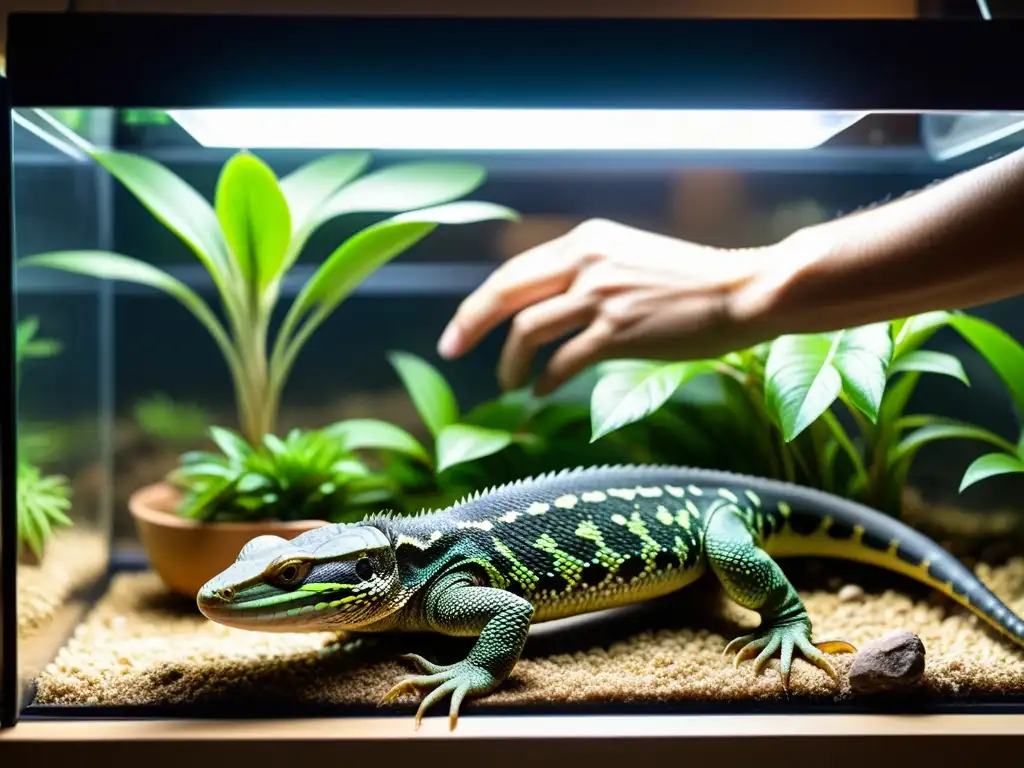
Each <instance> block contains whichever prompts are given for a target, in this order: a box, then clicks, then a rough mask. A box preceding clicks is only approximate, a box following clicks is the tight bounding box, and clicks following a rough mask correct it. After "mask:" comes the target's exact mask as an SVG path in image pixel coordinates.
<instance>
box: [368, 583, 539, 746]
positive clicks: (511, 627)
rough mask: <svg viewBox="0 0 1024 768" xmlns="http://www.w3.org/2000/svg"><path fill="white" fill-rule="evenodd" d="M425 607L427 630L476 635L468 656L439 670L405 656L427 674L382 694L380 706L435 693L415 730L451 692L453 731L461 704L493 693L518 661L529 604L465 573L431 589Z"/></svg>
mask: <svg viewBox="0 0 1024 768" xmlns="http://www.w3.org/2000/svg"><path fill="white" fill-rule="evenodd" d="M423 609H424V614H425V618H426V621H427V624H428V626H429V627H430V628H431V629H432V630H434V631H435V632H440V633H442V634H445V635H450V636H460V637H466V636H469V637H472V636H476V637H477V641H476V643H475V644H474V645H473V648H472V650H471V651H470V652H469V655H468V656H467V657H466V658H465V659H463V660H462V661H459V662H456V663H455V664H447V665H443V666H442V665H438V664H433V663H432V662H429V661H427V660H426V659H424V658H423V657H421V656H417V655H416V654H407V655H405V656H404V658H406V659H409V660H411V661H414V662H415V663H416V664H417V665H418V666H419V667H420V668H421V669H422V670H423V671H424V672H426V673H427V674H425V675H416V676H413V677H408V678H406V679H404V680H402V681H401V682H399V683H398V684H397V685H396V686H395V687H394V688H392V689H391V690H390V691H388V692H387V693H386V694H385V695H384V698H383V699H382V700H381V704H384V703H386V702H389V701H391V700H393V699H395V698H397V697H398V696H400V695H401V694H402V693H404V692H406V691H407V690H409V689H416V688H426V689H433V690H431V691H430V693H428V694H427V695H426V696H425V697H424V698H423V701H422V702H420V706H419V709H418V710H417V711H416V727H417V728H419V727H420V723H421V722H422V719H423V714H424V712H426V710H427V709H429V708H430V707H431V706H432V705H433V704H435V703H437V702H438V701H440V700H441V699H442V698H444V697H445V696H446V695H447V694H449V693H450V694H451V697H452V698H451V705H450V708H449V712H448V722H449V728H451V729H453V730H454V728H455V725H456V723H457V722H458V718H459V707H460V705H461V704H462V700H463V699H464V698H465V697H467V696H483V695H485V694H488V693H490V692H491V691H493V690H494V689H495V688H497V687H498V686H499V685H500V684H501V683H502V682H503V681H504V680H505V679H506V678H507V677H508V676H509V674H510V673H511V672H512V669H513V667H515V665H516V662H518V661H519V655H520V654H521V653H522V651H523V646H525V645H526V636H527V634H528V633H529V631H530V622H531V621H532V619H533V605H531V604H530V603H529V602H528V601H526V600H524V599H523V598H521V597H518V596H516V595H513V594H511V593H510V592H505V591H503V590H500V589H494V588H493V587H482V586H477V585H476V584H475V583H474V582H473V580H472V577H471V576H470V575H469V574H467V573H453V574H450V575H448V576H445V577H443V578H441V579H439V580H438V582H437V584H435V585H434V586H433V587H431V588H430V590H429V591H428V593H427V595H426V597H425V599H424V605H423Z"/></svg>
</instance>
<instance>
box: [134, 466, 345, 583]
mask: <svg viewBox="0 0 1024 768" xmlns="http://www.w3.org/2000/svg"><path fill="white" fill-rule="evenodd" d="M180 499H181V493H180V492H179V491H178V490H177V489H176V488H175V487H174V486H172V485H170V484H169V483H155V484H153V485H147V486H144V487H143V488H140V489H139V490H137V491H136V492H135V493H133V494H132V496H131V498H130V499H129V500H128V509H129V510H130V511H131V514H132V517H133V518H134V520H135V527H136V529H137V530H138V532H139V538H140V539H141V540H142V546H143V547H145V549H146V554H147V556H148V557H149V564H150V567H151V568H152V569H153V570H154V571H156V573H157V575H158V576H159V577H160V578H161V579H162V580H163V582H164V584H166V585H167V586H168V587H169V588H170V589H171V590H173V591H174V592H177V593H178V594H181V595H185V596H186V597H189V598H191V599H195V597H196V595H197V594H198V593H199V589H200V588H201V587H202V586H203V584H205V583H206V582H207V581H208V580H209V579H211V578H213V577H214V576H216V575H217V574H218V573H220V572H221V571H223V570H224V569H225V568H227V567H228V566H229V565H231V563H233V562H234V561H235V558H237V557H238V553H239V552H240V551H241V549H242V547H243V546H245V544H246V543H247V542H249V541H250V540H251V539H254V538H256V537H257V536H263V535H264V534H270V535H272V536H280V537H281V538H283V539H291V538H294V537H295V536H298V535H299V534H300V533H303V532H305V531H309V530H312V529H313V528H319V527H320V526H322V525H327V523H326V522H325V521H324V520H293V521H286V522H276V521H273V520H268V521H265V522H259V523H207V522H201V521H197V520H189V519H187V518H184V517H181V516H180V515H178V514H177V513H176V512H175V511H174V510H175V508H176V506H177V504H178V502H179V500H180Z"/></svg>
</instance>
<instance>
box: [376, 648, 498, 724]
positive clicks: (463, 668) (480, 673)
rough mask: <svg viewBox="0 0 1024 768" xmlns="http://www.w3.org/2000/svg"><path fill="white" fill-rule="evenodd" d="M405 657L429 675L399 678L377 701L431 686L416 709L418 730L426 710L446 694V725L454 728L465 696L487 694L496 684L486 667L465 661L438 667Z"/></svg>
mask: <svg viewBox="0 0 1024 768" xmlns="http://www.w3.org/2000/svg"><path fill="white" fill-rule="evenodd" d="M404 658H408V659H410V660H412V661H415V662H416V663H417V664H420V665H421V666H423V667H424V668H425V670H426V671H428V672H430V674H427V675H413V676H412V677H407V678H405V679H403V680H401V681H399V683H398V684H397V685H395V686H394V687H393V688H392V689H391V690H390V691H388V692H387V693H386V694H384V698H383V699H381V701H380V704H385V703H387V702H389V701H392V700H394V699H396V698H398V697H399V696H401V695H402V694H403V693H405V692H406V691H408V690H411V689H420V688H426V689H433V690H430V692H429V693H427V695H426V696H424V697H423V700H422V701H421V702H420V705H419V707H418V708H417V710H416V730H419V728H420V725H421V724H422V722H423V715H424V714H425V713H426V711H427V710H428V709H430V707H432V706H433V705H434V704H436V703H437V702H438V701H440V700H441V699H443V698H444V697H445V696H447V695H449V694H451V697H452V698H451V704H450V705H449V709H448V728H449V730H453V731H454V730H455V726H456V725H457V724H458V720H459V708H460V707H461V706H462V701H463V700H464V699H465V698H466V697H467V696H480V695H483V694H486V693H490V692H491V691H492V690H494V688H496V687H497V686H498V683H499V681H498V680H497V679H496V678H495V677H494V676H493V675H492V674H491V673H490V672H488V671H487V670H486V669H483V668H482V667H478V666H476V665H475V664H472V663H470V662H468V661H461V662H459V663H457V664H449V665H447V666H445V667H441V666H438V665H436V664H433V663H431V662H429V661H426V660H425V659H423V658H422V657H419V656H416V654H406V655H405V657H404ZM431 670H436V671H431ZM378 706H379V705H378Z"/></svg>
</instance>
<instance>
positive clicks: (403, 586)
mask: <svg viewBox="0 0 1024 768" xmlns="http://www.w3.org/2000/svg"><path fill="white" fill-rule="evenodd" d="M788 556H820V557H833V558H843V559H847V560H854V561H859V562H864V563H870V564H874V565H877V566H880V567H882V568H887V569H889V570H891V571H895V572H898V573H901V574H905V575H908V576H910V577H912V578H915V579H917V580H918V581H921V582H923V583H925V584H927V585H929V586H931V587H933V588H935V589H938V590H939V591H941V592H943V593H944V594H946V595H948V596H949V597H951V598H953V599H954V600H956V601H958V602H959V603H961V604H962V605H964V606H966V607H967V608H969V609H970V610H971V611H973V612H974V613H976V614H977V615H978V616H980V617H981V618H983V619H984V620H986V621H987V622H988V623H989V624H991V625H992V626H993V627H995V628H996V629H997V630H999V631H1000V632H1002V633H1003V634H1004V635H1006V636H1007V637H1008V638H1010V639H1011V640H1012V641H1014V642H1015V643H1017V644H1018V645H1021V646H1024V621H1022V620H1021V619H1020V618H1019V617H1018V616H1016V615H1014V614H1013V613H1012V612H1011V611H1010V609H1009V608H1007V607H1006V606H1005V605H1004V604H1003V603H1002V602H1000V601H999V600H998V598H996V597H995V596H994V595H993V594H992V593H991V592H990V591H989V590H988V589H986V588H985V586H984V585H983V584H982V583H981V582H980V581H979V580H978V579H977V578H976V577H975V576H974V575H973V574H972V573H971V572H970V571H969V570H968V569H967V568H965V567H964V566H963V565H961V564H960V563H959V562H958V561H957V560H955V559H954V558H953V557H951V556H950V555H949V554H948V553H946V552H944V551H943V550H942V549H941V548H940V547H939V546H938V545H937V544H936V543H935V542H933V541H931V540H930V539H928V538H927V537H925V536H923V535H921V534H920V533H918V532H916V531H914V530H912V529H911V528H909V527H907V526H905V525H903V524H902V523H899V522H898V521H896V520H894V519H892V518H890V517H888V516H886V515H883V514H881V513H879V512H877V511H875V510H873V509H870V508H868V507H864V506H862V505H859V504H856V503H853V502H850V501H848V500H845V499H842V498H839V497H837V496H833V495H830V494H826V493H823V492H820V491H816V490H813V489H809V488H804V487H801V486H796V485H791V484H787V483H782V482H778V481H773V480H767V479H763V478H757V477H750V476H744V475H737V474H733V473H727V472H719V471H713V470H704V469H695V468H690V467H678V466H604V467H591V468H586V469H584V468H578V469H575V470H571V471H563V472H560V473H556V474H548V475H543V476H540V477H535V478H529V479H526V480H522V481H518V482H515V483H511V484H509V485H505V486H501V487H498V488H492V489H490V490H489V491H487V492H485V493H481V494H477V495H476V496H473V497H472V498H468V499H464V500H462V501H461V502H459V503H458V504H455V505H453V506H452V507H449V508H447V509H443V510H437V511H429V512H424V513H421V514H419V515H417V516H414V517H396V516H391V515H385V514H379V515H372V516H369V517H367V518H366V519H365V520H363V521H361V522H358V523H350V524H338V525H325V526H324V527H322V528H319V529H316V530H313V531H309V532H307V533H303V534H301V535H299V536H297V537H296V538H294V539H292V540H291V541H285V540H283V539H280V538H277V537H273V536H261V537H259V538H256V539H254V540H252V541H251V542H249V543H248V544H247V545H246V546H245V547H244V548H243V549H242V551H241V553H240V554H239V556H238V559H237V561H236V562H235V563H234V564H233V565H231V566H230V567H229V568H228V569H226V570H225V571H224V572H223V573H221V574H220V575H218V576H216V577H215V578H213V579H211V580H210V582H209V583H208V584H206V585H205V586H204V587H203V589H202V590H201V591H200V593H199V595H198V598H197V602H198V605H199V608H200V610H201V611H202V612H203V614H204V615H206V616H207V617H208V618H210V619H211V620H213V621H216V622H219V623H221V624H226V625H228V626H234V627H241V628H245V629H251V630H259V631H264V632H266V631H281V632H302V631H314V632H320V631H331V630H346V631H349V632H353V633H360V632H362V633H379V632H408V631H412V632H425V631H426V632H437V633H441V634H445V635H449V636H464V637H475V638H477V639H476V642H475V644H474V646H473V648H472V650H471V651H470V653H469V655H468V656H467V657H466V658H465V659H463V660H462V661H460V662H457V663H455V664H451V665H446V666H441V665H437V664H434V663H432V662H430V661H428V660H426V659H424V658H422V657H420V656H417V655H408V656H406V657H405V658H407V659H409V660H411V661H412V662H414V663H415V664H416V665H417V666H418V667H419V668H420V670H421V672H422V674H420V675H415V676H412V677H409V678H407V679H405V680H402V681H401V682H399V683H398V684H397V685H395V686H394V687H393V688H392V689H391V690H390V691H389V692H388V693H387V694H386V695H385V697H384V699H383V701H382V703H383V702H385V701H391V700H392V699H394V698H396V697H398V696H400V695H401V694H402V693H404V692H406V691H410V690H423V691H426V696H425V697H424V698H423V700H422V701H421V703H420V706H419V709H418V710H417V713H416V726H417V727H419V724H420V722H421V719H422V717H423V714H424V712H425V711H426V710H427V709H429V708H430V707H431V706H432V705H434V704H435V703H437V702H438V701H440V700H441V699H443V698H444V697H445V696H449V695H450V696H451V703H450V705H449V722H450V727H451V728H454V727H455V724H456V721H457V719H458V714H459V709H460V706H461V704H462V702H463V701H464V700H465V699H466V698H467V697H476V696H483V695H486V694H488V693H490V692H491V691H493V690H494V689H495V688H497V687H498V686H499V685H500V684H501V683H502V682H503V681H504V680H505V679H506V678H507V677H508V676H509V674H510V673H511V672H512V669H513V668H514V667H515V665H516V663H517V662H518V660H519V656H520V654H521V652H522V650H523V646H524V645H525V643H526V637H527V633H528V632H529V628H530V625H531V624H534V623H537V622H542V621H549V620H552V619H557V618H562V617H566V616H573V615H578V614H583V613H589V612H592V611H597V610H603V609H607V608H613V607H618V606H623V605H626V604H630V603H636V602H640V601H644V600H650V599H652V598H655V597H659V596H662V595H665V594H668V593H670V592H674V591H677V590H680V589H683V588H684V587H686V586H688V585H689V584H691V583H692V582H694V581H695V580H696V579H698V578H699V577H700V576H702V575H703V574H705V573H707V572H710V573H712V574H713V575H714V577H715V578H716V579H717V580H718V581H719V582H720V583H721V585H722V586H723V588H724V590H725V592H726V594H728V595H729V597H730V598H731V599H733V600H735V601H736V602H737V603H738V604H740V605H742V606H744V607H745V608H749V609H751V610H753V611H756V612H758V613H759V614H760V616H761V623H760V626H759V627H758V629H757V630H756V631H755V632H753V633H751V634H749V635H745V636H743V637H738V638H736V639H734V640H733V641H732V642H730V643H729V645H728V646H727V647H726V653H727V654H729V653H734V652H735V653H736V660H735V663H736V664H737V665H738V664H739V663H740V662H741V661H742V660H744V659H747V658H751V657H754V668H755V671H756V672H760V671H761V670H762V668H763V667H764V665H765V664H766V663H767V661H768V660H769V659H771V658H773V657H775V656H779V657H780V659H781V663H780V671H781V678H782V684H783V686H786V685H788V680H789V675H790V671H791V668H792V662H793V658H794V656H795V655H799V656H800V657H803V658H804V659H806V660H807V661H809V662H810V663H812V664H814V665H816V666H818V667H820V668H821V669H822V670H824V671H825V672H826V673H827V674H829V675H830V676H831V677H832V678H833V679H835V678H836V673H835V670H834V669H833V667H832V665H831V664H830V663H829V661H828V658H827V654H830V653H841V652H847V653H848V652H853V651H854V648H853V646H851V645H850V644H849V643H846V642H843V641H841V640H833V641H826V642H815V641H814V640H813V639H812V630H811V620H810V618H809V616H808V615H807V611H806V609H805V608H804V605H803V603H802V601H801V600H800V597H799V596H798V595H797V592H796V590H795V589H794V588H793V586H792V584H790V582H789V581H788V580H787V579H786V577H785V575H784V574H783V572H782V570H781V568H779V566H778V564H777V563H776V558H782V557H788Z"/></svg>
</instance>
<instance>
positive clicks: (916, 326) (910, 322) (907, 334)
mask: <svg viewBox="0 0 1024 768" xmlns="http://www.w3.org/2000/svg"><path fill="white" fill-rule="evenodd" d="M952 317H953V315H952V313H950V312H944V311H942V310H937V311H935V312H923V313H921V314H920V315H911V316H910V317H906V318H903V319H902V320H896V321H894V322H893V359H894V360H898V359H899V358H900V356H901V355H904V354H906V353H908V352H912V351H913V350H915V349H917V348H918V347H920V346H921V345H922V344H924V343H925V342H926V341H928V339H930V338H931V337H932V336H933V335H934V334H935V332H936V331H938V330H939V328H941V327H943V326H944V325H948V324H949V321H950V318H952Z"/></svg>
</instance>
